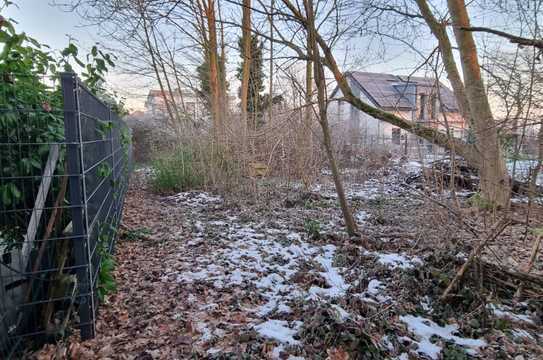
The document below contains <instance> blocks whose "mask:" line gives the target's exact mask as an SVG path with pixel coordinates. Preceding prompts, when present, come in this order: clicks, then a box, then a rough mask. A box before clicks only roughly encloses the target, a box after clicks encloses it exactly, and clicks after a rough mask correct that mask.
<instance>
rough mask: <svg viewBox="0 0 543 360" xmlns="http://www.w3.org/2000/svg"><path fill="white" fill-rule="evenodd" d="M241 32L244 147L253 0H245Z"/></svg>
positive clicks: (244, 140)
mask: <svg viewBox="0 0 543 360" xmlns="http://www.w3.org/2000/svg"><path fill="white" fill-rule="evenodd" d="M241 30H242V38H241V39H242V41H241V42H242V45H243V46H242V49H241V51H242V54H243V68H242V73H241V126H242V129H243V142H244V145H246V144H245V142H246V141H247V135H248V134H247V129H248V124H247V122H248V116H247V106H248V102H249V76H250V71H251V0H243V18H242V29H241ZM244 147H245V146H244ZM244 150H245V149H244Z"/></svg>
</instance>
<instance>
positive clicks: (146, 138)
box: [125, 116, 176, 164]
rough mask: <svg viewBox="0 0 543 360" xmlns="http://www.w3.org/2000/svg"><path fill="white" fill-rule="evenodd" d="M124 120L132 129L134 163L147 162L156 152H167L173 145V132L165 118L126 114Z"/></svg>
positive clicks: (174, 141)
mask: <svg viewBox="0 0 543 360" xmlns="http://www.w3.org/2000/svg"><path fill="white" fill-rule="evenodd" d="M125 120H126V123H127V124H128V126H129V127H130V129H131V130H132V146H133V147H132V148H133V156H134V161H135V162H136V163H143V164H146V163H149V162H150V161H151V160H153V158H154V157H155V156H156V154H160V153H165V152H169V151H171V150H172V149H173V148H174V147H175V144H176V136H175V132H174V131H173V130H172V129H171V128H170V127H169V126H168V125H166V120H161V119H156V118H151V117H148V116H128V117H127V118H126V119H125Z"/></svg>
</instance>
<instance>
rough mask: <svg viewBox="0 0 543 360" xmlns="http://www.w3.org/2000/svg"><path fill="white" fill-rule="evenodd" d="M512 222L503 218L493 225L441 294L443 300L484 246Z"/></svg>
mask: <svg viewBox="0 0 543 360" xmlns="http://www.w3.org/2000/svg"><path fill="white" fill-rule="evenodd" d="M510 223H511V220H509V219H501V220H498V221H496V223H495V224H494V225H493V226H492V229H491V231H490V234H489V235H488V236H487V237H486V238H484V239H483V240H482V241H480V242H479V244H477V246H476V247H475V248H474V249H473V250H472V251H471V253H470V254H469V257H468V259H467V260H466V262H465V263H464V264H463V265H462V267H460V269H459V270H458V272H457V273H456V275H455V276H454V278H453V279H452V281H451V283H450V284H449V286H447V288H446V289H445V291H444V292H443V294H442V295H441V297H440V300H441V301H444V300H445V299H446V298H447V296H449V294H450V292H451V291H452V290H453V289H454V287H455V286H456V283H457V282H459V281H460V280H461V279H462V277H463V276H464V274H465V273H466V271H467V270H468V269H469V267H470V266H471V264H472V263H473V260H475V258H476V257H477V256H479V254H480V253H481V251H482V250H483V248H484V247H485V246H486V244H488V243H489V242H490V241H492V240H494V239H496V238H497V237H498V236H499V235H500V234H501V233H502V232H503V231H504V230H505V228H506V227H507V226H508V225H509V224H510Z"/></svg>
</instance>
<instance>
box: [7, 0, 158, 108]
mask: <svg viewBox="0 0 543 360" xmlns="http://www.w3.org/2000/svg"><path fill="white" fill-rule="evenodd" d="M12 1H13V2H14V3H16V5H17V6H14V5H12V6H10V7H8V8H7V9H6V10H4V12H3V13H2V16H5V17H8V18H12V19H14V20H16V21H17V22H18V24H17V25H16V29H17V31H24V32H25V33H27V34H28V35H30V36H32V37H33V38H35V39H37V40H38V41H40V42H42V43H44V44H47V45H49V46H50V47H51V49H52V50H57V51H60V50H62V49H64V48H65V47H66V46H67V45H68V43H69V41H70V39H72V41H74V42H75V43H77V45H78V46H79V47H80V48H81V49H83V50H84V51H83V52H84V53H86V51H88V49H90V48H91V47H92V46H93V45H94V44H96V43H99V42H100V38H99V37H98V36H97V35H96V33H97V31H96V29H95V28H94V27H92V26H85V25H83V23H84V22H83V21H82V19H81V18H80V17H79V15H77V14H75V13H73V12H70V11H67V10H66V9H65V8H63V7H61V6H59V4H62V3H63V1H64V2H67V1H69V0H12ZM106 81H107V83H108V84H109V85H110V87H111V89H112V90H113V91H116V92H117V93H118V94H119V95H120V96H121V97H123V98H125V99H126V104H127V106H128V107H129V108H130V109H132V110H141V109H143V104H144V99H145V94H146V93H147V89H146V88H142V87H141V86H131V87H130V89H129V90H127V89H126V86H125V85H126V84H127V83H128V80H127V77H126V76H124V75H121V74H118V73H115V72H113V73H110V74H109V75H108V76H107V77H106Z"/></svg>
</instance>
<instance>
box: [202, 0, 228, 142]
mask: <svg viewBox="0 0 543 360" xmlns="http://www.w3.org/2000/svg"><path fill="white" fill-rule="evenodd" d="M204 11H205V15H206V19H207V30H208V34H209V35H208V38H209V43H208V49H207V52H208V56H209V88H210V92H211V102H210V103H211V117H212V119H213V134H214V137H215V140H216V141H217V142H218V143H221V144H222V143H223V142H224V140H225V139H224V123H223V115H224V114H222V113H221V100H220V96H221V87H220V79H219V76H220V74H219V73H220V70H219V60H218V56H217V50H218V49H217V25H216V22H215V1H214V0H206V2H204Z"/></svg>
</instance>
